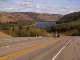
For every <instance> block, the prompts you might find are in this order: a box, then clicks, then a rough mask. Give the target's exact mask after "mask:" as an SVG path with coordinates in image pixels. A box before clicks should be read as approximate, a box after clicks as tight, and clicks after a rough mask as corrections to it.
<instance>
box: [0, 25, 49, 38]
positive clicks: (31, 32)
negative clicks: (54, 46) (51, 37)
mask: <svg viewBox="0 0 80 60" xmlns="http://www.w3.org/2000/svg"><path fill="white" fill-rule="evenodd" d="M0 31H2V32H4V33H6V34H8V35H10V36H12V37H38V36H47V35H48V32H46V30H44V29H40V28H37V27H35V26H32V25H26V26H23V25H20V24H19V25H16V24H10V25H9V24H7V23H6V24H3V25H2V24H1V25H0Z"/></svg>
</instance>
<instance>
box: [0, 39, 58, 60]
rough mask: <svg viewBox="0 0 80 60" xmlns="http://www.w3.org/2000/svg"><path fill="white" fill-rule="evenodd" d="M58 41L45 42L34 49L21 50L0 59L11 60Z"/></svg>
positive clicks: (33, 47)
mask: <svg viewBox="0 0 80 60" xmlns="http://www.w3.org/2000/svg"><path fill="white" fill-rule="evenodd" d="M57 41H58V40H52V41H48V42H45V43H42V44H38V45H35V46H32V47H30V48H26V49H24V50H21V51H18V52H15V53H11V54H8V55H6V56H3V57H0V60H6V59H9V58H11V57H15V56H18V55H21V54H23V53H26V52H29V51H31V50H34V49H37V48H40V47H43V46H46V45H48V44H51V43H54V42H57Z"/></svg>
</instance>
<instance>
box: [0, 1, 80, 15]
mask: <svg viewBox="0 0 80 60" xmlns="http://www.w3.org/2000/svg"><path fill="white" fill-rule="evenodd" d="M0 11H7V12H38V13H51V14H68V13H72V12H77V11H80V0H0Z"/></svg>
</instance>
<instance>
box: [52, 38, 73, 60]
mask: <svg viewBox="0 0 80 60" xmlns="http://www.w3.org/2000/svg"><path fill="white" fill-rule="evenodd" d="M71 41H72V39H71V40H70V41H69V42H68V43H67V44H66V45H64V46H63V47H62V49H61V50H60V51H59V52H58V53H57V54H56V55H55V56H54V57H53V59H52V60H55V59H56V58H57V57H58V55H59V54H60V53H61V52H62V50H63V49H64V48H66V47H67V45H69V43H70V42H71Z"/></svg>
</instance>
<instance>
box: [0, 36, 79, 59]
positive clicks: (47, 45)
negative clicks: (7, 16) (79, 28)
mask: <svg viewBox="0 0 80 60" xmlns="http://www.w3.org/2000/svg"><path fill="white" fill-rule="evenodd" d="M79 50H80V37H77V36H74V37H71V36H65V37H60V38H53V37H21V38H19V37H17V38H0V60H80V51H79Z"/></svg>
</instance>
